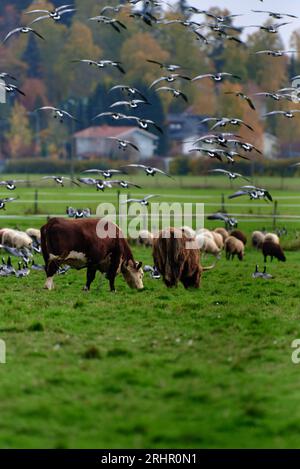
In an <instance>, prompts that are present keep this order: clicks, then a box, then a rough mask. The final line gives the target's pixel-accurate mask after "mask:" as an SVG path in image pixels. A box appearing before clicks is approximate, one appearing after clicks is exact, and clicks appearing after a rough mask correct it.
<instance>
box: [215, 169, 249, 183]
mask: <svg viewBox="0 0 300 469" xmlns="http://www.w3.org/2000/svg"><path fill="white" fill-rule="evenodd" d="M208 172H209V173H220V174H224V175H225V176H227V177H228V178H229V179H232V180H233V179H237V178H242V179H245V181H250V179H248V178H246V177H245V176H243V175H242V174H240V173H233V172H232V171H226V170H225V169H210V170H209V171H208Z"/></svg>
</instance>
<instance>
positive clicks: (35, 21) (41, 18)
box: [28, 15, 50, 26]
mask: <svg viewBox="0 0 300 469" xmlns="http://www.w3.org/2000/svg"><path fill="white" fill-rule="evenodd" d="M49 18H50V16H49V15H43V16H38V17H37V18H35V19H34V20H33V21H31V22H30V23H29V25H28V26H30V25H31V24H33V23H37V22H38V21H42V20H48V19H49Z"/></svg>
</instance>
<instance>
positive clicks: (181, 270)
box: [153, 228, 214, 288]
mask: <svg viewBox="0 0 300 469" xmlns="http://www.w3.org/2000/svg"><path fill="white" fill-rule="evenodd" d="M193 241H194V240H193V238H190V237H188V236H186V234H185V233H184V232H182V230H180V229H177V228H167V229H165V230H162V231H161V232H160V233H159V235H158V237H157V238H155V239H154V243H153V260H154V265H155V266H156V267H157V269H158V271H159V272H160V273H161V275H162V277H163V280H164V283H165V284H166V286H167V287H174V286H177V284H178V282H181V283H182V284H183V285H184V287H185V288H189V287H194V288H199V285H200V279H201V274H202V272H203V271H204V270H210V269H212V268H213V267H214V266H211V267H202V266H201V265H200V251H199V249H198V248H197V247H196V245H195V247H193V246H192V245H191V244H190V243H192V242H193Z"/></svg>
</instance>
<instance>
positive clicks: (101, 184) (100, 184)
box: [78, 178, 112, 192]
mask: <svg viewBox="0 0 300 469" xmlns="http://www.w3.org/2000/svg"><path fill="white" fill-rule="evenodd" d="M78 181H79V182H82V183H83V184H87V185H88V186H96V189H97V191H102V192H104V190H105V189H106V188H109V189H111V188H112V185H111V182H110V181H103V180H102V179H94V178H78Z"/></svg>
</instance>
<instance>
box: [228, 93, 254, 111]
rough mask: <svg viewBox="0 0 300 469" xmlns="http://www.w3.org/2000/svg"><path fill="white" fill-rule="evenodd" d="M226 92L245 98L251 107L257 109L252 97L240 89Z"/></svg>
mask: <svg viewBox="0 0 300 469" xmlns="http://www.w3.org/2000/svg"><path fill="white" fill-rule="evenodd" d="M225 94H230V95H234V96H236V97H237V98H241V99H243V100H245V101H246V102H247V103H248V105H249V107H250V108H251V109H253V110H254V111H255V106H254V104H253V101H252V100H251V98H249V96H247V95H246V94H244V93H242V92H241V91H238V92H236V91H225Z"/></svg>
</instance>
